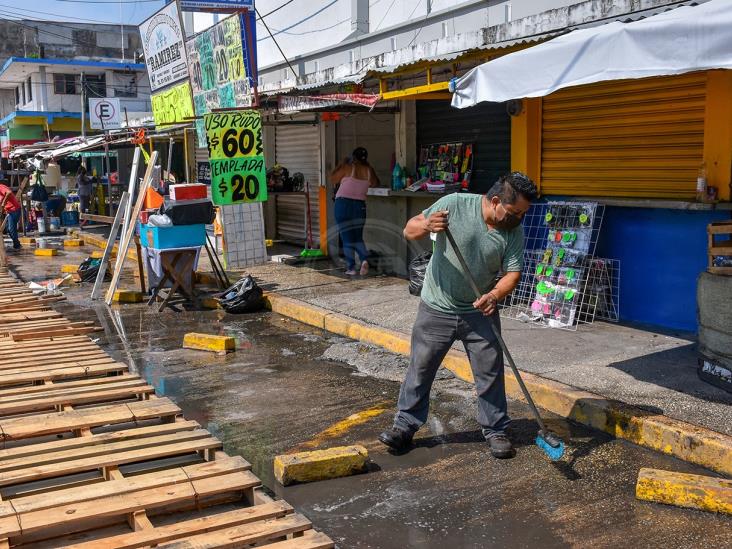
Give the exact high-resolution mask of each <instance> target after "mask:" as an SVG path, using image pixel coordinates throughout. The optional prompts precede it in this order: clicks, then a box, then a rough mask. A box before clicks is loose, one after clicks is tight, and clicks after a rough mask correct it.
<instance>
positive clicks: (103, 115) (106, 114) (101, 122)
mask: <svg viewBox="0 0 732 549" xmlns="http://www.w3.org/2000/svg"><path fill="white" fill-rule="evenodd" d="M89 125H90V126H91V127H92V128H94V129H95V130H117V129H119V128H121V127H122V121H121V116H120V106H119V98H116V97H103V98H89Z"/></svg>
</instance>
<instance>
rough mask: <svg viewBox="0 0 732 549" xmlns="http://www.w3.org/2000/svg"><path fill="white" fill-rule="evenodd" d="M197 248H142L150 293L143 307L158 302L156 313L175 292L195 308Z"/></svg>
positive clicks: (196, 301)
mask: <svg viewBox="0 0 732 549" xmlns="http://www.w3.org/2000/svg"><path fill="white" fill-rule="evenodd" d="M200 251H201V247H200V246H196V247H191V248H171V249H163V250H158V249H154V248H143V255H144V257H145V262H146V264H147V272H148V278H149V282H150V287H151V288H152V292H151V295H150V299H149V300H148V302H147V304H148V305H152V304H153V303H155V301H156V300H160V305H159V306H158V312H161V311H162V310H163V309H164V308H165V307H166V305H168V306H170V305H169V301H170V298H171V297H172V296H173V294H175V293H176V292H178V293H179V294H181V295H183V297H185V298H186V299H187V300H188V301H190V302H192V303H193V304H194V305H198V298H197V297H196V291H195V270H196V266H197V264H198V257H199V254H200Z"/></svg>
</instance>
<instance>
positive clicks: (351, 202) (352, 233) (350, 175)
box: [330, 147, 379, 276]
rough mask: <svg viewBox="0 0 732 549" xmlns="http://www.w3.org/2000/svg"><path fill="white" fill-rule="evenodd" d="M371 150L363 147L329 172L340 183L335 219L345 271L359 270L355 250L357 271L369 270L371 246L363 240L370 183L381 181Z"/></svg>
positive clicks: (363, 273) (373, 185)
mask: <svg viewBox="0 0 732 549" xmlns="http://www.w3.org/2000/svg"><path fill="white" fill-rule="evenodd" d="M368 156H369V153H368V151H367V150H366V149H364V148H363V147H358V148H357V149H355V150H354V151H353V154H352V155H351V160H350V161H345V162H343V163H342V164H340V165H339V166H338V167H337V168H335V169H334V170H333V171H332V172H331V174H330V181H331V183H334V184H335V185H337V186H338V190H337V192H336V200H335V219H336V223H337V224H338V233H339V234H340V236H341V240H342V241H343V253H344V255H345V256H346V274H347V275H349V276H353V275H355V274H357V272H356V261H355V258H354V252H355V253H357V254H358V257H359V259H360V260H361V267H360V269H359V271H358V274H360V275H361V276H364V275H366V274H368V272H369V258H368V249H367V248H366V244H365V243H364V241H363V227H364V225H365V223H366V194H367V192H368V190H369V187H375V186H377V185H378V184H379V178H378V177H376V172H374V169H373V168H372V167H371V166H370V165H369V163H368Z"/></svg>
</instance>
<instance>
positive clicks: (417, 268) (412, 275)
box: [409, 252, 432, 295]
mask: <svg viewBox="0 0 732 549" xmlns="http://www.w3.org/2000/svg"><path fill="white" fill-rule="evenodd" d="M430 259H432V252H424V253H421V254H419V255H418V256H417V257H415V258H414V259H412V261H410V262H409V293H410V294H412V295H419V294H421V293H422V285H423V284H424V276H425V274H426V273H427V265H429V263H430Z"/></svg>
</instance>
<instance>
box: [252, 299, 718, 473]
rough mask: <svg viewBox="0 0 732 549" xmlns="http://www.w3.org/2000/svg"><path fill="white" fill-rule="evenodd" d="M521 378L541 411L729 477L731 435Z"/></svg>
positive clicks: (310, 313)
mask: <svg viewBox="0 0 732 549" xmlns="http://www.w3.org/2000/svg"><path fill="white" fill-rule="evenodd" d="M265 299H266V303H267V306H268V307H269V308H270V309H271V310H272V311H273V312H276V313H279V314H281V315H284V316H287V317H290V318H293V319H295V320H298V321H300V322H303V323H304V324H309V325H310V326H315V327H317V328H321V329H325V330H327V331H329V332H332V333H335V334H338V335H342V336H345V337H349V338H352V339H356V340H358V341H362V342H364V343H371V344H373V345H378V346H380V347H382V348H384V349H386V350H388V351H391V352H394V353H398V354H408V353H409V348H410V337H409V336H408V335H407V334H403V333H400V332H396V331H394V330H388V329H386V328H381V327H378V326H373V325H370V324H367V323H365V322H361V321H359V320H354V319H352V318H350V317H348V316H346V315H343V314H341V313H336V312H333V311H329V310H328V309H324V308H322V307H317V306H315V305H310V304H309V303H306V302H304V301H300V300H298V299H294V298H291V297H285V296H282V295H279V294H267V295H266V296H265ZM442 365H443V366H444V367H445V368H447V369H448V370H450V371H451V372H453V373H454V374H455V376H456V377H457V378H459V379H461V380H463V381H466V382H468V383H472V382H473V375H472V372H471V369H470V363H469V362H468V359H467V357H466V355H465V354H464V353H460V352H457V351H450V352H449V353H448V354H447V356H446V357H445V360H444V361H443V363H442ZM521 376H522V377H523V380H524V382H525V383H526V385H527V387H528V389H529V391H530V392H531V395H532V397H533V398H534V400H535V401H536V404H537V405H538V406H540V407H542V408H544V409H545V410H548V411H550V412H553V413H555V414H557V415H560V416H562V417H566V418H569V419H572V420H574V421H576V422H578V423H582V424H584V425H587V426H589V427H592V428H594V429H598V430H600V431H604V432H606V433H609V434H611V435H613V436H615V437H617V438H622V439H625V440H629V441H631V442H633V443H635V444H638V445H639V446H645V447H646V448H651V449H652V450H656V451H658V452H662V453H664V454H668V455H672V456H675V457H677V458H680V459H683V460H684V461H688V462H690V463H695V464H697V465H701V466H702V467H706V468H707V469H711V470H713V471H717V472H719V473H723V474H726V475H732V437H731V436H728V435H724V434H722V433H717V432H716V431H712V430H710V429H705V428H703V427H699V426H697V425H692V424H690V423H686V422H683V421H678V420H675V419H672V418H670V417H667V416H664V415H661V414H654V413H652V412H648V411H647V410H643V409H640V408H637V407H635V406H632V405H629V404H626V403H623V402H619V401H617V400H611V399H607V398H604V397H602V396H600V395H597V394H594V393H590V392H588V391H583V390H580V389H576V388H574V387H571V386H569V385H566V384H564V383H559V382H558V381H553V380H551V379H546V378H543V377H540V376H537V375H534V374H531V373H528V372H522V373H521ZM505 379H506V394H507V396H509V397H510V398H513V399H517V400H523V394H522V393H521V390H520V387H519V385H518V382H517V381H516V378H515V377H514V376H513V374H512V373H511V372H509V371H507V372H506V374H505Z"/></svg>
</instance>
